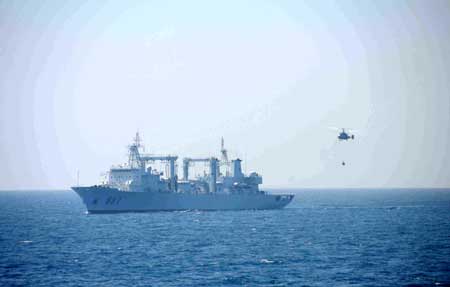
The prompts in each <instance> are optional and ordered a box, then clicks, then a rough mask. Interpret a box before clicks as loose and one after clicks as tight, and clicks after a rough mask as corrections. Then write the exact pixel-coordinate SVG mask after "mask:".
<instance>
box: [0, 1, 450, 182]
mask: <svg viewBox="0 0 450 287" xmlns="http://www.w3.org/2000/svg"><path fill="white" fill-rule="evenodd" d="M448 35H450V2H449V1H439V0H435V1H412V0H411V1H336V2H335V1H233V0H231V1H56V0H54V1H2V0H0V140H1V141H0V161H1V163H0V189H67V188H69V187H70V186H73V185H75V184H76V183H77V171H79V175H80V184H82V185H90V184H96V183H98V182H99V180H100V176H101V174H102V173H104V172H105V171H107V170H108V169H109V167H110V166H111V165H112V164H117V163H122V162H125V161H126V159H127V158H126V156H127V145H128V144H129V143H130V142H131V140H132V138H133V137H134V134H135V133H136V131H139V132H140V134H141V136H142V138H143V141H144V143H145V146H146V151H147V152H151V153H155V154H169V153H170V154H177V155H179V156H180V157H185V156H190V157H194V156H211V155H215V156H219V149H220V138H221V137H222V136H223V137H224V139H225V145H226V147H227V148H228V149H229V153H230V156H232V157H239V158H241V159H243V160H244V162H243V167H244V170H245V171H246V172H251V171H258V172H259V173H260V174H262V175H263V185H264V186H265V187H283V188H296V187H297V188H298V187H318V188H320V187H323V188H324V187H339V188H345V187H374V188H377V187H449V186H450V176H449V174H450V149H449V147H450V37H449V36H448ZM329 127H346V128H351V129H355V130H356V131H355V137H356V138H355V140H353V141H349V142H338V141H337V136H338V132H337V131H333V130H331V129H330V128H329ZM342 161H345V162H346V165H345V166H343V165H342V164H341V163H342ZM179 167H180V169H181V162H180V163H179ZM179 174H181V170H179Z"/></svg>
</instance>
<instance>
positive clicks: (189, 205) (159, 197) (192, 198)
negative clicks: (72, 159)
mask: <svg viewBox="0 0 450 287" xmlns="http://www.w3.org/2000/svg"><path fill="white" fill-rule="evenodd" d="M72 189H73V190H74V191H75V192H76V193H77V194H78V195H79V196H80V197H81V199H82V200H83V203H84V204H85V205H86V208H87V210H88V212H89V213H117V212H151V211H175V210H244V209H281V208H283V207H285V206H286V205H288V204H289V203H290V202H291V201H292V198H293V197H294V196H293V195H275V194H262V193H261V194H219V193H216V194H211V193H210V194H185V193H171V192H128V191H120V190H118V189H115V188H109V187H100V186H95V187H72Z"/></svg>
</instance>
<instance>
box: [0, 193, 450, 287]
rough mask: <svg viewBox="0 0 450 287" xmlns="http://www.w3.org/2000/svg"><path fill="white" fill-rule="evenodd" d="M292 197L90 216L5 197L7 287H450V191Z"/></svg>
mask: <svg viewBox="0 0 450 287" xmlns="http://www.w3.org/2000/svg"><path fill="white" fill-rule="evenodd" d="M273 192H286V191H281V190H274V191H273ZM289 192H294V193H296V198H295V200H294V201H293V202H292V203H291V204H290V205H289V206H288V208H285V209H283V210H267V211H215V212H201V211H187V212H155V213H137V214H133V213H126V214H104V215H88V214H86V213H85V208H84V206H83V205H82V203H81V200H80V199H79V198H78V196H77V195H76V194H75V193H73V192H71V191H2V192H0V286H93V285H98V286H242V285H243V286H257V285H258V286H401V285H410V286H414V285H415V286H423V285H429V286H435V285H440V286H442V285H444V286H446V285H447V286H448V285H449V284H450V190H449V189H447V190H444V189H391V190H376V189H353V190H343V189H342V190H319V189H316V190H290V191H289Z"/></svg>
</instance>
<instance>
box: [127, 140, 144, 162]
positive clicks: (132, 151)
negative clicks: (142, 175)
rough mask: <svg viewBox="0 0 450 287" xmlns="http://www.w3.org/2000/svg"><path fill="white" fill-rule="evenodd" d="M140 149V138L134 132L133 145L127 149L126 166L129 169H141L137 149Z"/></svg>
mask: <svg viewBox="0 0 450 287" xmlns="http://www.w3.org/2000/svg"><path fill="white" fill-rule="evenodd" d="M140 147H141V138H140V136H139V132H136V136H135V138H134V143H132V144H131V145H130V146H129V147H128V166H129V167H130V168H143V164H142V161H141V155H140V154H139V148H140Z"/></svg>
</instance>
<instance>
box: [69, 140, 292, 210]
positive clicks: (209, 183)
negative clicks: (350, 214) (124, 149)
mask: <svg viewBox="0 0 450 287" xmlns="http://www.w3.org/2000/svg"><path fill="white" fill-rule="evenodd" d="M143 151H144V147H143V145H142V144H141V139H140V136H139V133H136V136H135V138H134V140H133V143H132V144H131V145H129V146H128V162H127V163H125V164H122V165H118V166H112V167H111V168H110V169H109V172H107V173H106V176H105V177H104V180H103V181H102V182H101V183H100V184H97V185H93V186H79V185H77V186H74V187H72V189H73V190H74V191H75V192H76V193H77V194H78V195H79V196H80V198H81V199H82V201H83V203H84V204H85V206H86V209H87V212H88V213H92V214H95V213H120V212H152V211H176V210H261V209H281V208H284V207H285V206H286V205H288V204H289V203H290V202H291V201H292V199H293V197H294V195H293V194H270V193H268V192H267V191H263V190H260V189H259V185H260V184H262V177H261V175H259V174H258V173H256V172H251V173H250V174H248V175H245V174H244V173H243V171H242V165H241V162H242V161H241V160H240V159H239V158H236V159H233V160H229V159H228V152H227V150H226V149H225V147H224V140H223V138H222V141H221V149H220V154H221V158H220V160H219V159H218V158H217V157H214V156H211V157H205V158H195V157H185V158H183V159H182V170H183V176H182V178H181V179H178V176H177V160H178V156H176V155H154V154H146V153H144V152H143ZM156 163H159V164H160V165H161V164H163V165H165V167H166V168H165V171H161V169H162V168H161V169H159V170H158V169H156V168H154V167H152V165H155V164H156ZM195 163H203V164H204V166H205V170H204V173H203V175H197V176H196V177H194V178H192V176H190V169H191V167H192V166H193V165H195Z"/></svg>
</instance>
